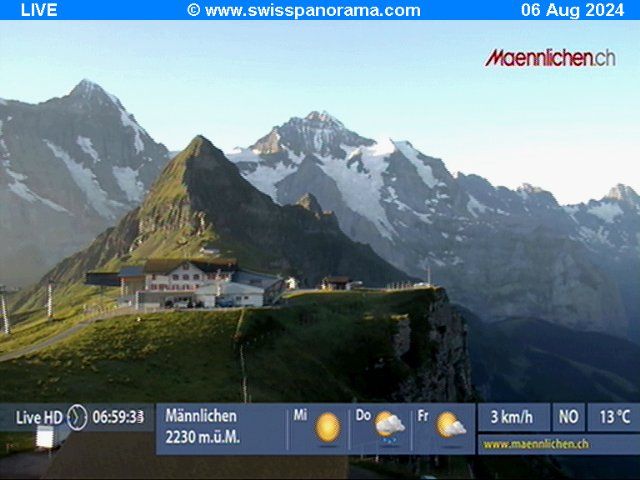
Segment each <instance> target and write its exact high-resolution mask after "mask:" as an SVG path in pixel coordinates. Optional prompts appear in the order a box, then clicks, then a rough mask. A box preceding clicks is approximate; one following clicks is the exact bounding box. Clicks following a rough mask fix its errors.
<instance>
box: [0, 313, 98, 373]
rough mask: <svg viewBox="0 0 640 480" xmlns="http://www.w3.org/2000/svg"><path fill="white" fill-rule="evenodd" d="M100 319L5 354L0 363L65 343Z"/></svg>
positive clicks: (75, 326)
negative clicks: (67, 339) (64, 341)
mask: <svg viewBox="0 0 640 480" xmlns="http://www.w3.org/2000/svg"><path fill="white" fill-rule="evenodd" d="M97 321H98V319H97V318H96V319H93V320H89V321H85V322H81V323H78V324H76V325H74V326H73V327H71V328H69V329H67V330H65V331H63V332H60V333H58V334H56V335H53V336H52V337H49V338H47V339H45V340H43V341H41V342H39V343H36V344H34V345H28V346H26V347H22V348H19V349H17V350H14V351H13V352H9V353H5V354H4V355H0V362H7V361H9V360H14V359H16V358H20V357H24V356H25V355H29V354H31V353H36V352H39V351H40V350H42V349H44V348H47V347H50V346H51V345H55V344H56V343H58V342H61V341H63V340H64V339H66V338H68V337H70V336H71V335H73V334H75V333H77V332H79V331H80V330H83V329H85V328H87V327H88V326H89V325H91V324H92V323H94V322H97Z"/></svg>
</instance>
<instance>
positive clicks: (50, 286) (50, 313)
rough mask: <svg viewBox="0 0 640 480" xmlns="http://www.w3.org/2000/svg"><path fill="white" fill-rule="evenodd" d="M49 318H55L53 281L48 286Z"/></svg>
mask: <svg viewBox="0 0 640 480" xmlns="http://www.w3.org/2000/svg"><path fill="white" fill-rule="evenodd" d="M47 318H48V319H49V320H53V282H49V285H48V287H47Z"/></svg>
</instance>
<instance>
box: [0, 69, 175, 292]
mask: <svg viewBox="0 0 640 480" xmlns="http://www.w3.org/2000/svg"><path fill="white" fill-rule="evenodd" d="M167 160H168V157H167V150H166V148H165V147H164V146H163V145H161V144H158V143H156V142H155V141H154V140H153V139H152V138H151V137H150V136H149V135H148V134H147V132H146V131H145V130H144V129H143V128H142V127H140V125H138V123H137V122H136V120H135V118H134V117H133V115H131V114H129V113H128V112H127V111H126V110H125V108H124V106H123V105H122V103H121V102H120V101H119V100H118V99H117V98H116V97H115V96H113V95H111V94H109V93H108V92H106V91H105V90H104V89H103V88H102V87H101V86H99V85H97V84H96V83H94V82H91V81H89V80H82V81H81V82H80V83H78V84H77V85H76V86H75V87H74V88H73V89H72V90H71V91H70V92H69V93H68V94H67V95H64V96H61V97H57V98H52V99H50V100H47V101H45V102H42V103H39V104H36V105H32V104H26V103H23V102H20V101H10V102H6V103H1V102H0V218H1V219H2V222H0V224H1V225H0V237H2V238H3V245H1V246H0V247H2V248H0V271H2V272H3V273H4V272H17V274H18V275H22V274H24V275H25V277H20V281H23V280H33V279H34V278H35V277H33V276H31V275H35V273H34V272H37V273H38V274H41V273H43V271H42V270H40V269H41V268H46V267H48V266H50V265H51V262H53V263H55V262H56V261H57V260H58V259H60V258H62V257H63V256H66V255H69V254H70V253H72V252H73V250H75V249H76V248H78V247H79V246H81V245H83V244H84V243H85V242H86V241H87V240H89V239H90V238H92V236H93V235H94V234H96V233H98V232H100V231H101V230H102V229H103V228H104V227H106V226H109V225H111V224H112V222H113V221H114V220H115V219H116V218H118V217H119V216H120V215H122V214H123V213H125V212H126V211H128V210H129V209H130V208H131V207H134V206H136V205H138V204H139V202H140V201H141V199H142V197H143V196H144V194H145V193H146V191H147V189H148V187H149V186H150V185H151V183H152V182H153V180H154V179H155V178H156V176H157V175H158V173H159V172H160V170H161V169H162V168H163V167H164V165H165V163H166V161H167ZM27 211H28V215H26V216H25V213H24V212H27ZM16 225H19V227H17V226H16ZM3 227H4V228H3ZM34 232H38V234H37V235H34ZM78 232H82V233H81V234H80V233H78ZM27 238H28V239H30V240H29V241H25V239H27ZM23 251H24V252H27V251H28V252H29V253H28V255H33V256H34V258H35V259H36V260H37V265H35V266H33V268H22V266H21V265H20V264H19V263H15V264H7V263H2V257H4V258H5V259H6V258H9V259H12V258H16V259H18V258H21V257H24V256H25V255H27V254H21V253H20V252H23ZM40 252H43V253H40ZM40 255H44V257H40ZM41 258H46V259H47V260H46V261H40V259H41ZM0 280H1V279H0Z"/></svg>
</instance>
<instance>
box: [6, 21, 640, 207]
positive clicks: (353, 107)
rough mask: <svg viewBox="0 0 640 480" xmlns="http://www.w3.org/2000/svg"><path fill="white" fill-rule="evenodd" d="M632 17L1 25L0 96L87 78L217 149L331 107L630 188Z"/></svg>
mask: <svg viewBox="0 0 640 480" xmlns="http://www.w3.org/2000/svg"><path fill="white" fill-rule="evenodd" d="M547 47H551V48H554V49H556V50H559V49H562V48H565V47H566V48H568V49H578V50H598V51H599V50H604V49H605V48H609V49H610V50H612V51H614V52H615V53H616V55H617V60H618V66H617V67H615V68H602V69H595V68H589V69H543V68H538V69H500V68H485V67H484V62H485V60H486V58H487V56H488V55H489V53H490V52H491V51H492V50H493V49H494V48H504V49H506V50H520V49H525V50H536V51H538V50H544V49H545V48H547ZM639 47H640V29H638V25H637V22H635V23H633V22H586V21H581V22H542V21H537V22H425V21H414V22H399V21H396V22H391V21H387V22H379V21H366V22H347V21H343V22H328V21H326V22H325V21H322V22H320V21H318V22H293V21H289V22H275V21H274V22H235V21H233V22H232V21H227V22H111V23H109V22H0V97H2V98H11V99H19V100H23V101H29V102H39V101H43V100H46V99H48V98H50V97H53V96H61V95H63V94H65V93H67V92H68V91H69V90H71V88H73V86H74V85H75V84H76V83H78V82H79V81H80V80H81V79H82V78H89V79H91V80H93V81H95V82H97V83H99V84H101V85H102V86H103V87H104V88H105V89H106V90H108V91H109V92H111V93H113V94H114V95H116V96H117V97H119V98H120V99H121V101H122V103H123V104H124V105H125V107H126V108H127V109H128V110H129V112H131V113H133V114H134V115H135V116H136V118H137V120H138V121H139V123H140V124H141V125H142V126H143V127H145V128H146V129H147V130H148V131H149V133H150V134H151V135H152V136H153V137H154V138H155V139H156V140H158V141H161V142H163V143H165V144H166V145H167V146H168V147H169V148H170V149H172V150H176V149H181V148H183V147H184V146H185V145H186V144H187V143H188V142H189V140H190V139H191V138H192V137H193V136H194V135H196V134H199V133H201V134H204V135H205V136H207V137H208V138H210V139H211V140H212V141H213V142H214V143H216V144H217V145H218V146H220V147H221V148H223V149H225V150H229V149H231V148H233V147H235V146H237V145H241V146H246V145H248V144H251V143H252V142H253V141H255V140H256V139H257V138H259V137H260V136H262V135H264V134H265V133H267V132H268V131H269V129H270V128H271V127H272V126H273V125H276V124H281V123H283V122H285V121H286V120H287V119H288V118H290V117H291V116H304V115H306V114H307V113H308V112H309V111H311V110H327V111H328V112H330V113H331V114H332V115H334V116H335V117H337V118H338V119H340V120H341V121H342V122H343V123H344V124H345V125H346V126H347V127H349V128H351V129H352V130H355V131H357V132H358V133H360V134H361V135H364V136H368V137H372V138H377V137H382V136H389V137H391V138H393V139H396V140H404V139H406V140H409V141H411V142H412V143H413V144H414V146H416V147H417V148H419V149H420V150H421V151H423V152H424V153H426V154H428V155H433V156H438V157H441V158H442V159H443V160H444V161H445V163H446V164H447V166H448V168H449V170H451V171H452V172H456V171H463V172H465V173H477V174H480V175H483V176H485V177H487V178H488V179H489V180H490V181H492V182H493V183H494V184H499V185H506V186H509V187H515V186H517V185H519V184H521V183H523V182H529V183H532V184H534V185H539V186H542V187H543V188H546V189H548V190H550V191H552V192H553V193H554V194H555V195H556V197H557V198H558V200H559V201H561V202H563V203H570V202H577V201H583V200H586V199H588V198H592V197H597V198H599V197H601V196H602V195H604V194H605V193H606V192H607V191H608V189H609V188H610V187H611V186H613V185H614V184H616V183H618V182H623V183H627V184H629V185H631V186H633V187H634V188H635V189H636V190H640V167H639V166H638V165H639V163H638V159H639V158H638V157H639V156H638V152H639V151H640V113H639V112H640V91H639V89H638V87H637V85H638V84H639V83H640V48H639Z"/></svg>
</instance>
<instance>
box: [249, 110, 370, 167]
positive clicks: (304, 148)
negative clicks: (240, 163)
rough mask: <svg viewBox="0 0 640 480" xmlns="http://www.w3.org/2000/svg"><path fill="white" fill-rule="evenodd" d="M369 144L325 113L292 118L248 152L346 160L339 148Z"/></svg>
mask: <svg viewBox="0 0 640 480" xmlns="http://www.w3.org/2000/svg"><path fill="white" fill-rule="evenodd" d="M371 144H373V140H370V139H368V138H364V137H361V136H360V135H358V134H357V133H355V132H352V131H350V130H348V129H347V128H345V126H344V124H343V123H342V122H341V121H340V120H338V119H336V118H335V117H333V116H331V115H330V114H328V113H327V112H324V111H323V112H318V111H313V112H311V113H309V114H308V115H307V116H306V117H304V118H300V117H292V118H290V119H289V120H288V121H287V122H285V123H283V124H282V125H279V126H276V127H274V128H273V129H272V130H271V132H269V133H268V134H267V135H265V136H264V137H262V138H261V139H259V140H258V141H257V142H256V143H255V144H254V145H252V146H251V147H250V148H251V149H252V150H254V151H255V152H256V153H258V154H262V155H271V154H278V153H280V152H283V151H285V152H286V151H289V152H293V154H294V155H296V156H302V157H304V156H305V155H319V156H322V157H325V156H332V157H337V158H346V156H347V151H346V150H345V148H343V147H359V146H362V145H371Z"/></svg>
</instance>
